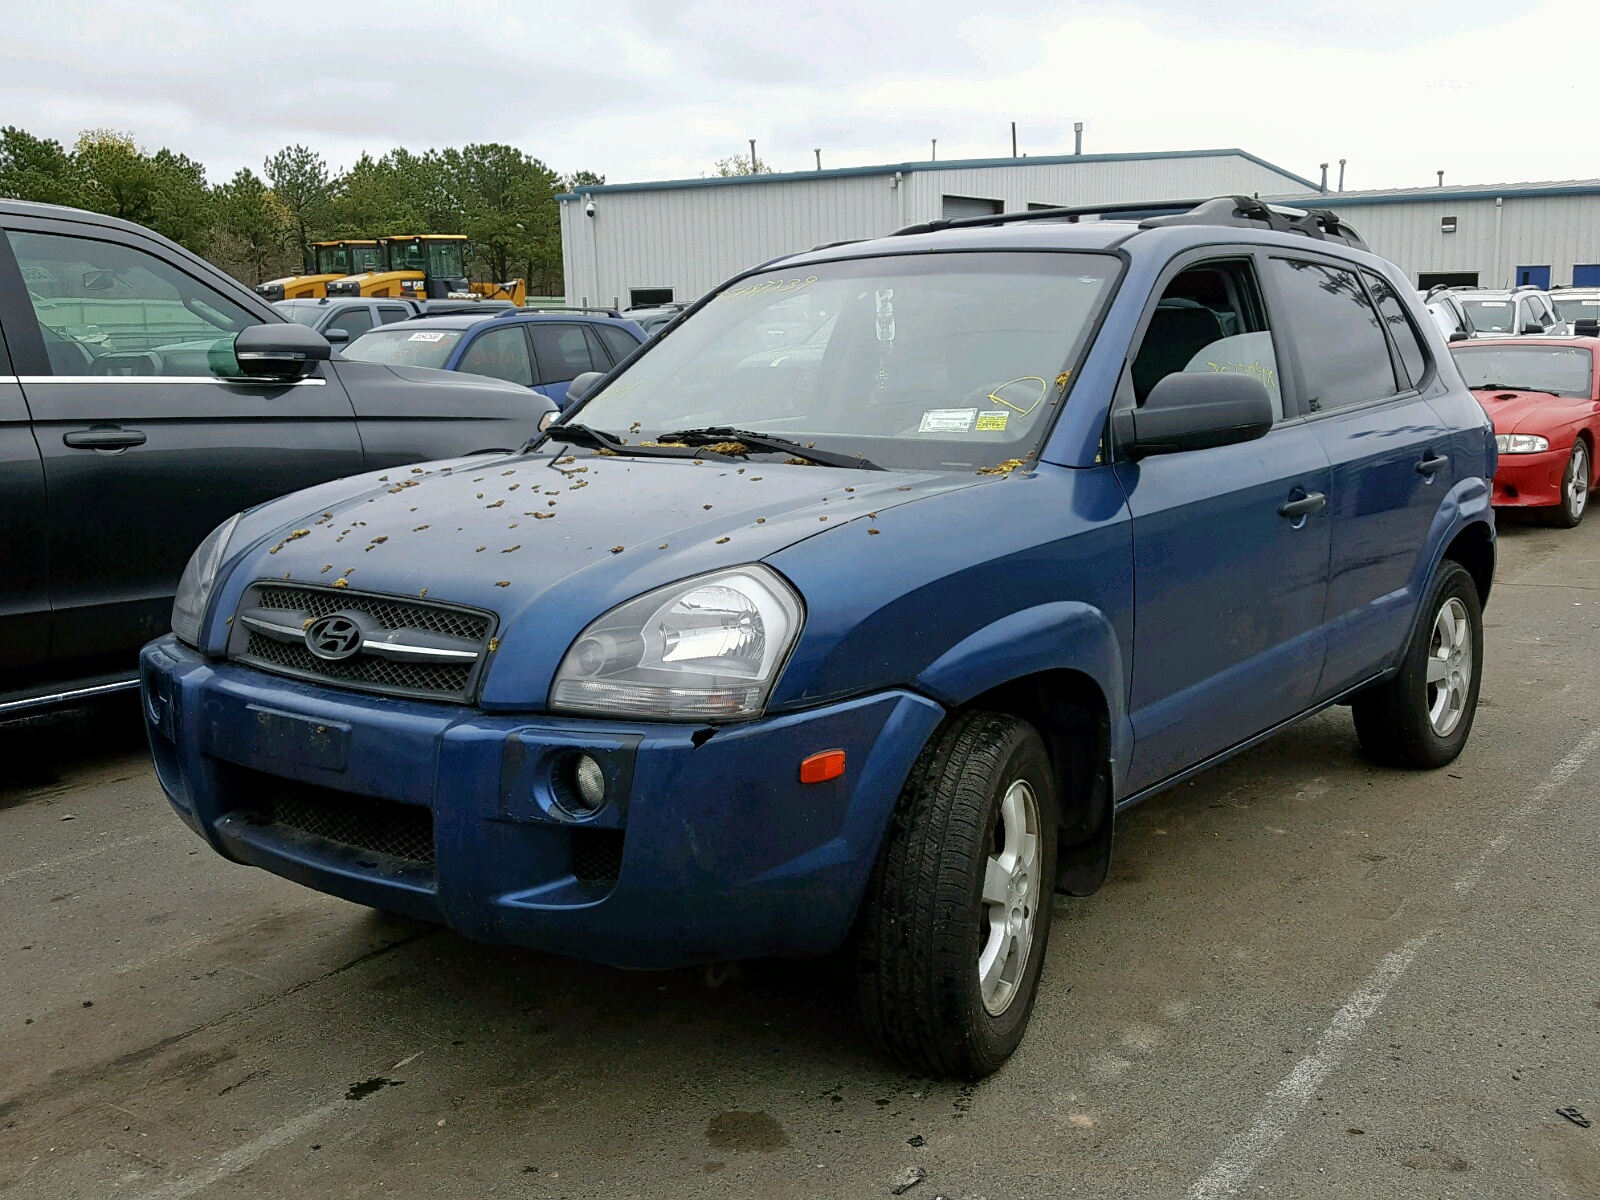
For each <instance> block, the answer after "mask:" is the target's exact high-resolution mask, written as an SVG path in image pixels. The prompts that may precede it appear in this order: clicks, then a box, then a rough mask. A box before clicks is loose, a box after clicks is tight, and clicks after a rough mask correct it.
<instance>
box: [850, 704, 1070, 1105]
mask: <svg viewBox="0 0 1600 1200" xmlns="http://www.w3.org/2000/svg"><path fill="white" fill-rule="evenodd" d="M1055 857H1056V794H1055V777H1054V774H1053V772H1052V770H1051V767H1050V760H1049V755H1048V754H1047V753H1046V751H1045V746H1044V742H1043V740H1042V739H1041V738H1040V737H1039V734H1038V732H1037V731H1036V730H1035V729H1034V728H1033V726H1031V725H1029V724H1028V723H1027V722H1026V721H1022V720H1019V719H1018V718H1016V717H1011V716H1006V715H1003V714H999V713H983V712H977V713H967V714H963V715H962V716H960V717H957V718H956V719H955V720H954V721H952V722H951V723H950V724H949V725H948V726H947V727H946V728H945V729H944V730H942V731H941V732H940V733H939V734H938V735H936V736H935V738H934V739H933V741H932V742H931V743H930V744H929V745H928V747H927V748H926V749H924V751H923V753H922V756H921V757H920V758H919V759H918V760H917V764H916V766H915V767H914V768H913V769H912V772H911V777H910V778H909V779H908V780H907V782H906V786H905V790H904V791H903V792H902V793H901V796H900V802H899V805H898V807H897V809H896V812H895V816H894V819H893V822H892V824H891V826H890V829H889V831H888V834H887V835H886V838H885V842H884V846H883V850H882V852H881V854H880V855H879V858H878V863H877V866H876V867H875V868H874V870H873V875H872V882H871V885H870V887H869V890H868V894H867V897H866V900H865V903H864V905H863V909H862V913H861V918H860V923H859V925H858V927H857V937H856V952H857V963H856V966H857V989H858V995H859V999H860V1003H861V1010H862V1016H863V1020H864V1022H865V1025H866V1028H867V1032H868V1033H869V1034H870V1035H871V1036H872V1037H873V1039H874V1040H876V1041H877V1042H878V1043H879V1045H881V1046H882V1047H883V1048H884V1049H885V1050H886V1051H887V1052H888V1053H889V1054H890V1055H892V1056H893V1057H894V1058H896V1059H898V1060H899V1061H900V1062H902V1063H904V1064H905V1065H906V1066H907V1067H910V1068H911V1069H912V1070H915V1071H919V1072H922V1073H924V1074H928V1075H945V1076H956V1077H958V1078H963V1079H981V1078H982V1077H983V1076H985V1075H988V1074H990V1073H991V1072H993V1071H995V1070H996V1069H997V1068H998V1067H999V1066H1000V1065H1001V1064H1002V1063H1004V1062H1005V1060H1006V1059H1007V1058H1008V1057H1009V1056H1010V1054H1011V1052H1012V1051H1013V1050H1015V1049H1016V1047H1017V1044H1018V1043H1019V1042H1020V1041H1021V1040H1022V1035H1023V1033H1024V1032H1025V1031H1026V1029H1027V1025H1028V1018H1029V1016H1030V1015H1031V1013H1032V1011H1033V1002H1034V995H1035V992H1036V991H1037V988H1038V983H1039V972H1040V969H1041V967H1042V966H1043V963H1044V955H1045V947H1046V945H1047V944H1048V942H1049V938H1050V909H1051V902H1052V899H1053V887H1052V881H1053V880H1054V877H1055Z"/></svg>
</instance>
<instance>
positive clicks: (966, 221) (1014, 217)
mask: <svg viewBox="0 0 1600 1200" xmlns="http://www.w3.org/2000/svg"><path fill="white" fill-rule="evenodd" d="M1204 203H1205V201H1204V200H1146V201H1140V202H1138V203H1128V202H1126V201H1123V202H1120V203H1117V204H1080V205H1075V206H1072V207H1069V208H1032V209H1029V210H1028V211H1027V212H1010V213H995V214H994V215H993V216H989V215H987V214H985V215H984V216H981V217H947V218H942V219H940V220H937V221H923V222H921V223H920V224H917V225H907V226H905V228H903V229H896V230H895V231H894V232H893V233H891V234H890V235H889V236H890V237H906V236H909V235H911V234H917V233H937V232H938V231H939V230H941V229H972V228H976V227H979V226H984V225H1015V224H1017V223H1018V222H1020V221H1066V222H1068V223H1069V224H1072V223H1076V222H1077V220H1078V218H1079V217H1093V216H1106V215H1116V214H1118V213H1129V214H1132V213H1148V212H1151V211H1158V210H1160V209H1172V210H1174V211H1181V210H1184V209H1190V208H1194V207H1196V206H1197V205H1201V204H1204ZM846 244H847V243H845V242H831V243H829V245H831V246H842V245H846ZM817 249H819V250H823V249H827V247H826V246H818V247H817Z"/></svg>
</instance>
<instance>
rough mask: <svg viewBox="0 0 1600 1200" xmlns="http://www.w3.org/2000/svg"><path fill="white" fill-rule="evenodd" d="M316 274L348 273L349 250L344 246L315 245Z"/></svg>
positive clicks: (349, 271)
mask: <svg viewBox="0 0 1600 1200" xmlns="http://www.w3.org/2000/svg"><path fill="white" fill-rule="evenodd" d="M313 249H314V250H315V251H316V260H317V265H316V270H315V271H314V272H313V274H316V275H349V274H350V273H351V270H350V251H349V250H348V249H346V248H345V247H344V246H316V247H313Z"/></svg>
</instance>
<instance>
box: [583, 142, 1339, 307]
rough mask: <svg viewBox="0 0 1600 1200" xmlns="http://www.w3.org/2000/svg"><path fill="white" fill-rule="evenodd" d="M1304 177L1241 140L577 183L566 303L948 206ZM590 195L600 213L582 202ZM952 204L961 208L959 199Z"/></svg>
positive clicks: (906, 220)
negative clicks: (1138, 150) (1239, 145)
mask: <svg viewBox="0 0 1600 1200" xmlns="http://www.w3.org/2000/svg"><path fill="white" fill-rule="evenodd" d="M1315 192H1316V186H1315V185H1314V184H1313V183H1312V182H1311V181H1310V180H1308V179H1302V178H1301V177H1300V176H1298V175H1295V174H1292V173H1291V172H1288V171H1285V170H1283V169H1282V168H1279V167H1275V166H1273V165H1272V164H1271V163H1268V162H1264V161H1263V160H1261V159H1259V158H1256V157H1255V156H1254V155H1251V154H1247V153H1245V152H1244V151H1243V150H1234V149H1228V150H1186V151H1174V152H1166V153H1158V154H1083V155H1065V156H1059V157H1050V158H1027V159H1010V158H1006V159H980V160H964V161H953V162H915V163H898V164H891V165H887V166H881V167H850V168H844V169H841V170H827V171H806V172H794V173H789V174H774V175H746V176H734V177H731V178H720V177H719V178H712V179H688V180H675V181H669V182H662V183H624V184H611V185H606V186H598V187H584V188H579V189H577V190H576V191H575V192H572V193H569V194H567V195H565V196H563V197H562V198H561V242H562V261H563V266H564V268H565V272H566V281H567V283H566V293H567V299H568V301H569V302H570V303H583V304H612V303H620V304H623V305H626V304H628V303H629V302H630V297H631V294H632V293H633V292H634V291H636V290H640V289H671V291H672V295H673V298H674V299H677V300H694V299H696V298H697V297H699V296H700V295H701V294H702V293H704V292H705V291H707V290H708V289H710V288H712V287H715V286H716V285H717V284H719V283H721V282H722V281H723V280H724V279H727V278H728V277H729V276H730V275H733V274H736V273H737V272H739V271H742V270H745V269H746V268H748V267H752V266H755V265H756V264H758V263H761V262H765V261H766V260H767V259H770V258H776V257H777V256H779V255H781V254H792V253H795V252H797V251H801V250H809V249H810V248H811V247H813V246H816V245H818V244H820V243H823V242H836V241H843V240H845V239H851V238H869V237H878V236H881V235H883V234H885V233H889V232H891V231H892V230H894V229H898V228H899V227H901V226H902V225H910V224H913V223H915V222H919V221H929V220H934V219H936V218H938V217H941V216H944V215H945V209H946V198H953V199H955V200H957V201H961V200H965V201H974V202H977V204H978V205H979V206H980V209H979V210H981V211H994V212H1016V211H1022V210H1026V209H1027V208H1028V206H1029V205H1052V206H1053V205H1072V204H1107V203H1117V202H1123V201H1142V200H1163V199H1198V198H1202V197H1208V196H1216V195H1227V194H1245V195H1252V194H1263V195H1274V194H1276V195H1287V196H1293V197H1304V196H1309V195H1314V194H1315ZM590 203H593V205H594V215H593V216H586V215H585V209H586V206H587V205H588V204H590ZM951 207H952V210H953V211H954V210H957V209H960V210H961V211H973V210H972V209H962V208H961V206H960V205H959V204H956V205H952V206H951Z"/></svg>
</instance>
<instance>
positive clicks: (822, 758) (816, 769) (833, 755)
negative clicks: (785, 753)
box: [800, 750, 844, 783]
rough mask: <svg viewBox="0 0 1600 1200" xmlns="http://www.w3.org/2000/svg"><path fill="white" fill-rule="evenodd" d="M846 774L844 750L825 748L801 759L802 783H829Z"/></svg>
mask: <svg viewBox="0 0 1600 1200" xmlns="http://www.w3.org/2000/svg"><path fill="white" fill-rule="evenodd" d="M843 774H844V751H843V750H823V751H821V752H820V753H817V754H813V755H812V756H811V757H810V758H803V759H801V760H800V782H801V783H827V782H828V780H830V779H837V778H839V776H841V775H843Z"/></svg>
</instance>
